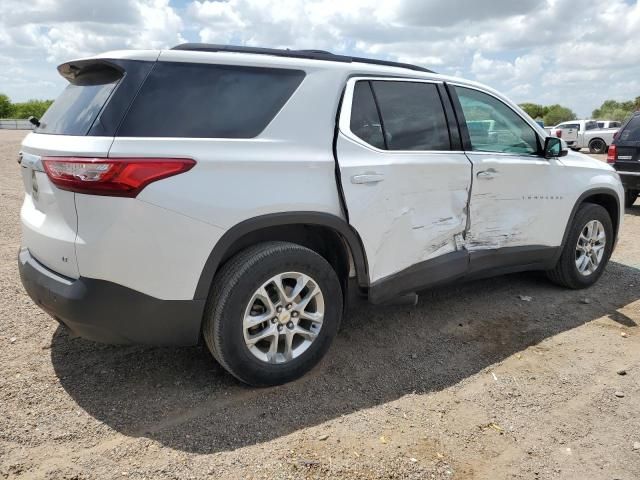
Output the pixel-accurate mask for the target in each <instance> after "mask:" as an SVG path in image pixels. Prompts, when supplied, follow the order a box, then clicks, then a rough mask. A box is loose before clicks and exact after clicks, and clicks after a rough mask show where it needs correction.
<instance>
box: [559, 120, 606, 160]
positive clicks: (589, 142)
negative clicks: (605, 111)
mask: <svg viewBox="0 0 640 480" xmlns="http://www.w3.org/2000/svg"><path fill="white" fill-rule="evenodd" d="M617 131H618V128H599V127H598V122H596V121H595V120H570V121H568V122H563V123H560V124H558V125H556V126H555V127H553V128H552V129H551V135H553V136H556V137H560V138H562V139H563V140H564V141H565V142H567V145H568V146H569V148H571V149H573V150H580V149H581V148H589V152H590V153H607V148H608V146H609V145H611V142H613V136H614V134H615V133H616V132H617Z"/></svg>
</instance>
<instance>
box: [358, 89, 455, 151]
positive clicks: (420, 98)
mask: <svg viewBox="0 0 640 480" xmlns="http://www.w3.org/2000/svg"><path fill="white" fill-rule="evenodd" d="M371 87H372V88H373V92H374V94H375V98H376V100H377V101H378V106H379V108H380V114H381V115H382V126H383V128H384V134H385V139H386V142H387V149H389V150H449V149H450V148H451V144H450V142H449V129H448V126H447V119H446V117H445V114H444V109H443V107H442V101H441V100H440V95H439V94H438V88H437V87H436V85H434V84H432V83H418V82H395V81H372V82H371Z"/></svg>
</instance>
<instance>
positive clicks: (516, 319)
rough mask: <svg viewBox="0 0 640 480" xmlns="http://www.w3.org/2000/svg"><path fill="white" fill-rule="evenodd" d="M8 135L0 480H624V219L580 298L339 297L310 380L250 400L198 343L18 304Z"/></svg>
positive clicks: (481, 286)
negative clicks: (85, 329) (346, 307)
mask: <svg viewBox="0 0 640 480" xmlns="http://www.w3.org/2000/svg"><path fill="white" fill-rule="evenodd" d="M23 135H24V133H22V132H12V131H0V207H1V208H0V322H1V323H0V325H1V327H2V328H1V330H0V478H50V479H93V478H100V479H104V478H132V479H141V478H149V479H152V478H153V479H156V478H176V479H177V478H179V479H189V478H194V479H200V478H264V479H279V478H296V479H298V478H349V479H352V478H363V479H371V478H395V479H423V478H424V479H432V478H435V479H450V478H455V479H471V478H474V479H502V478H508V479H512V478H513V479H520V478H526V479H538V478H539V479H547V478H563V479H637V478H640V415H638V403H639V402H640V348H639V347H640V335H639V333H638V328H637V325H638V322H639V321H640V302H639V301H638V299H639V298H640V293H638V292H639V289H638V287H639V286H640V270H639V268H640V249H638V248H637V240H636V238H637V237H636V233H639V232H640V217H639V215H640V207H635V208H632V209H630V210H628V211H627V214H626V216H625V226H624V231H623V233H622V237H621V240H620V242H619V244H618V248H617V250H616V252H615V254H614V256H613V259H612V261H611V263H610V264H609V267H608V268H607V271H606V272H605V274H604V276H603V277H602V279H601V280H600V282H599V283H598V284H597V285H596V286H594V287H592V288H590V289H588V290H584V291H567V290H563V289H560V288H558V287H555V286H553V285H551V284H550V283H548V282H547V281H546V280H545V279H544V277H543V276H542V275H539V274H519V275H510V276H505V277H499V278H495V279H489V280H483V281H478V282H473V283H467V284H463V285H458V286H455V287H450V288H443V289H439V290H435V291H431V292H428V293H425V294H423V295H422V296H421V297H420V302H419V304H418V306H417V307H385V308H380V307H377V308H374V307H372V306H369V305H366V304H363V303H358V302H356V301H354V303H355V304H354V305H353V306H352V307H351V308H350V312H349V314H348V315H347V317H346V318H345V320H344V323H343V327H342V330H341V332H340V334H339V336H338V338H337V339H336V341H335V343H334V345H333V347H332V348H331V350H330V352H329V354H328V356H327V358H326V359H325V360H324V361H323V362H322V363H321V365H320V366H318V367H317V368H316V369H315V370H314V371H313V372H311V374H309V375H307V376H306V377H304V378H302V379H300V380H299V381H297V382H294V383H292V384H289V385H286V386H283V387H279V388H270V389H251V388H248V387H246V386H244V385H241V384H239V383H238V382H237V381H235V380H234V379H233V378H232V377H230V376H229V375H227V374H226V373H225V372H224V371H223V370H222V369H221V368H220V367H219V366H218V365H217V364H216V363H215V361H214V360H213V359H212V358H211V357H210V355H209V354H208V352H207V351H206V349H205V348H204V347H193V348H148V347H113V346H105V345H99V344H95V343H91V342H88V341H85V340H82V339H79V338H73V337H72V336H70V335H69V333H68V332H67V331H66V330H65V329H64V328H61V327H59V326H58V325H57V324H56V322H55V321H53V320H52V319H51V318H50V317H49V316H47V315H46V314H45V313H43V312H41V311H40V310H39V309H38V308H36V307H35V306H34V305H33V304H32V302H31V300H30V299H29V298H28V297H27V295H26V294H25V293H24V291H23V289H22V286H21V284H20V280H19V278H18V272H17V267H16V252H17V250H18V246H19V243H20V231H19V221H18V215H19V208H20V203H21V201H22V185H21V181H20V178H19V174H18V166H17V165H16V163H15V159H16V154H17V151H18V145H19V141H20V140H21V138H22V136H23ZM520 295H522V296H526V297H531V299H530V300H529V301H526V300H522V299H521V298H520ZM623 370H624V372H626V374H624V375H621V374H619V373H618V372H620V373H622V371H623ZM634 445H635V446H634Z"/></svg>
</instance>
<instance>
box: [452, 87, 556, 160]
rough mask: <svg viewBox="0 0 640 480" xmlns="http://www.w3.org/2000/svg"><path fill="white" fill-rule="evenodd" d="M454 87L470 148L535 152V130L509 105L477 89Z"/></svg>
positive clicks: (491, 150)
mask: <svg viewBox="0 0 640 480" xmlns="http://www.w3.org/2000/svg"><path fill="white" fill-rule="evenodd" d="M455 89H456V92H457V94H458V98H459V99H460V104H461V106H462V112H463V113H464V117H465V120H466V122H467V129H468V130H469V136H470V137H471V148H472V150H475V151H480V152H501V153H514V154H521V155H527V154H534V153H537V152H538V136H537V135H536V132H535V131H534V130H533V128H531V126H529V124H528V123H527V122H525V121H524V120H523V119H522V117H520V116H519V115H518V114H517V113H515V112H514V111H513V110H512V109H511V108H509V107H508V106H507V105H505V104H504V103H502V102H501V101H500V100H498V99H497V98H494V97H492V96H491V95H487V94H486V93H483V92H479V91H478V90H473V89H470V88H464V87H455ZM563 128H566V127H564V126H563Z"/></svg>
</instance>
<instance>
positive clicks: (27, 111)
mask: <svg viewBox="0 0 640 480" xmlns="http://www.w3.org/2000/svg"><path fill="white" fill-rule="evenodd" d="M52 103H53V100H29V101H28V102H22V103H14V104H13V107H14V113H13V114H14V115H15V117H16V118H29V117H31V116H33V117H36V118H41V117H42V115H44V112H46V111H47V108H49V106H50V105H51V104H52Z"/></svg>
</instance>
